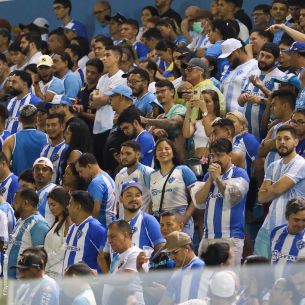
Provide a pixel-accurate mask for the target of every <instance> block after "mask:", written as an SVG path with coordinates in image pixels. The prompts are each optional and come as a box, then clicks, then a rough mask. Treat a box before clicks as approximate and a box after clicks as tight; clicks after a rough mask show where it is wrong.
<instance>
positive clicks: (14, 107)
mask: <svg viewBox="0 0 305 305" xmlns="http://www.w3.org/2000/svg"><path fill="white" fill-rule="evenodd" d="M39 102H42V100H41V99H40V98H39V97H37V96H36V95H33V94H32V93H29V94H27V95H26V96H24V97H23V98H22V99H21V100H18V99H17V97H14V98H12V99H11V100H10V101H9V103H8V105H7V110H8V112H9V118H8V119H7V120H6V129H7V130H8V131H9V132H10V133H11V134H13V133H16V132H17V131H18V130H20V129H21V123H20V122H19V114H20V110H21V108H22V107H23V106H25V105H28V104H32V105H36V104H38V103H39Z"/></svg>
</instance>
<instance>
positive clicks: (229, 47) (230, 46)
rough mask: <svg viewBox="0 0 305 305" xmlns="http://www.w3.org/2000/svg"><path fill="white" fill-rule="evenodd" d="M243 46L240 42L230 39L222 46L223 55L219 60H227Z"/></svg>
mask: <svg viewBox="0 0 305 305" xmlns="http://www.w3.org/2000/svg"><path fill="white" fill-rule="evenodd" d="M242 46H243V45H242V44H241V42H240V40H238V39H235V38H229V39H227V40H225V41H224V42H223V43H222V44H221V55H219V56H218V58H227V57H229V56H230V55H231V54H232V52H234V51H235V50H237V49H240V48H241V47H242Z"/></svg>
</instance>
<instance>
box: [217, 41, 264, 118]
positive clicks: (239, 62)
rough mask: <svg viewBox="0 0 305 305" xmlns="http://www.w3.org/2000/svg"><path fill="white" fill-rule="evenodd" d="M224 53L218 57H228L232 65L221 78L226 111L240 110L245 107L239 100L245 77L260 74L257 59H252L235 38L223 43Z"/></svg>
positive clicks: (222, 49)
mask: <svg viewBox="0 0 305 305" xmlns="http://www.w3.org/2000/svg"><path fill="white" fill-rule="evenodd" d="M221 51H222V54H221V55H220V56H219V57H218V58H228V61H229V64H230V67H229V68H228V70H227V71H226V73H224V75H223V76H222V78H221V83H222V84H221V87H222V92H223V95H224V97H225V101H226V111H227V112H231V111H236V110H237V111H240V112H243V109H242V108H241V107H240V106H239V105H238V103H237V100H238V97H239V96H240V95H241V93H242V92H241V90H242V87H243V85H244V82H245V79H248V77H249V76H250V75H253V74H259V72H260V71H259V70H258V66H257V61H256V60H255V59H251V58H250V57H249V56H248V55H247V53H246V50H245V48H244V46H243V45H242V43H241V42H240V41H239V40H237V39H234V38H230V39H227V40H225V41H224V42H223V43H222V44H221Z"/></svg>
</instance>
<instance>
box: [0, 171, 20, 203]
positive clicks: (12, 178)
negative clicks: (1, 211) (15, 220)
mask: <svg viewBox="0 0 305 305" xmlns="http://www.w3.org/2000/svg"><path fill="white" fill-rule="evenodd" d="M18 188H19V183H18V177H17V176H16V175H14V174H13V173H11V174H10V175H9V176H7V177H6V178H5V179H4V180H3V181H2V182H1V183H0V194H1V195H2V196H3V198H4V199H5V201H7V202H8V203H10V204H13V200H14V196H15V193H16V191H17V190H18Z"/></svg>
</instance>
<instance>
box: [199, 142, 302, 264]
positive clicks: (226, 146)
mask: <svg viewBox="0 0 305 305" xmlns="http://www.w3.org/2000/svg"><path fill="white" fill-rule="evenodd" d="M231 152H232V143H231V142H230V141H229V140H228V139H223V138H222V139H218V140H216V141H214V142H212V143H211V145H210V155H209V159H210V164H209V168H208V173H207V174H206V175H205V176H204V178H203V182H204V185H203V186H202V187H201V188H200V189H199V190H198V191H197V192H196V193H195V196H194V197H195V202H194V204H195V206H196V207H197V208H199V209H205V218H204V226H205V229H204V237H203V239H202V240H201V242H200V245H199V253H202V252H205V251H206V249H207V247H208V246H209V245H210V244H213V243H215V242H227V243H229V244H230V247H232V250H233V253H234V261H235V264H236V265H239V264H240V262H241V257H242V252H243V248H244V237H245V233H244V226H245V217H244V214H245V205H246V199H247V196H246V195H247V192H248V188H249V177H248V174H247V172H246V171H245V170H243V169H241V168H239V167H237V166H235V165H233V164H232V160H231ZM304 162H305V161H304Z"/></svg>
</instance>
